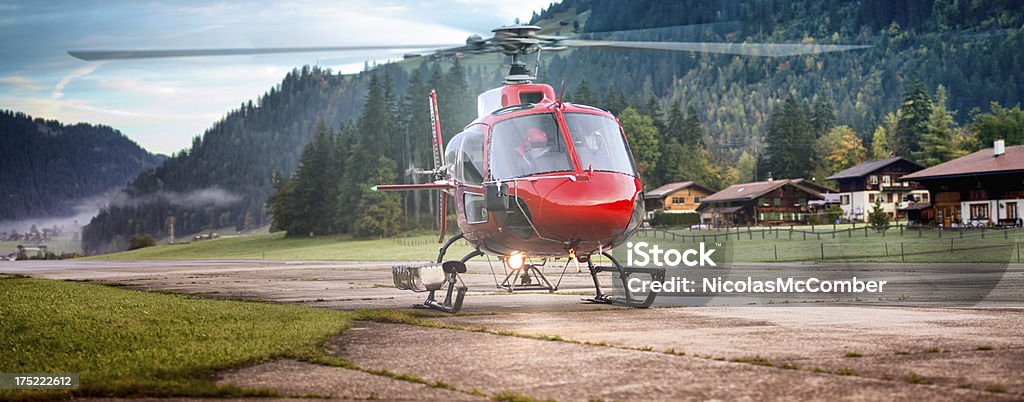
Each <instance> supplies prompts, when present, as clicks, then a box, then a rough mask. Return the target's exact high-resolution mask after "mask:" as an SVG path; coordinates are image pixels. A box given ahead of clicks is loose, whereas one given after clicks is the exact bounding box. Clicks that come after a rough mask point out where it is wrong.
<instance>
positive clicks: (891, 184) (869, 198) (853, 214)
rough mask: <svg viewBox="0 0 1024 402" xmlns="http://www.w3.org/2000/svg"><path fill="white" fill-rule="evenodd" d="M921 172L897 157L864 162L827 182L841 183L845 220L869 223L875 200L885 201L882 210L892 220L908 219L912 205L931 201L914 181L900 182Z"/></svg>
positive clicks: (918, 168)
mask: <svg viewBox="0 0 1024 402" xmlns="http://www.w3.org/2000/svg"><path fill="white" fill-rule="evenodd" d="M921 169H924V167H922V166H921V165H918V164H916V163H914V162H912V161H910V160H908V159H906V158H903V157H895V158H888V159H879V160H874V161H868V162H864V163H861V164H859V165H857V166H854V167H851V168H849V169H846V170H844V171H841V172H839V173H836V174H834V175H832V176H829V177H828V178H827V179H828V180H835V181H836V182H838V183H839V206H840V207H841V208H842V209H843V219H845V220H849V221H854V222H867V220H868V216H869V215H870V214H871V211H872V210H874V208H875V201H877V200H881V201H882V202H881V206H882V209H883V210H884V211H885V212H886V213H887V214H888V215H889V218H891V219H895V220H904V219H907V208H910V207H911V205H913V204H918V203H927V202H929V201H930V198H929V195H928V191H927V190H926V189H925V188H924V187H921V186H920V185H918V184H917V183H916V182H913V181H901V180H900V179H902V178H903V177H904V176H906V175H908V174H911V173H914V172H917V171H920V170H921ZM919 206H920V205H918V206H917V207H919ZM915 208H916V207H915Z"/></svg>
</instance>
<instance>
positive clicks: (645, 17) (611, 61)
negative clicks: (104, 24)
mask: <svg viewBox="0 0 1024 402" xmlns="http://www.w3.org/2000/svg"><path fill="white" fill-rule="evenodd" d="M569 6H573V7H575V10H576V14H578V15H581V16H586V20H585V23H584V24H582V26H581V31H583V33H582V35H583V36H584V37H589V38H595V39H622V40H683V41H727V42H775V43H818V44H854V45H871V46H872V47H871V48H870V49H866V50H857V51H849V52H841V53H827V54H821V55H813V56H800V57H783V58H761V57H739V56H727V55H694V54H688V53H669V52H653V51H593V50H581V51H573V52H571V53H569V54H559V55H556V56H553V57H552V58H551V60H550V61H549V62H548V63H546V64H545V68H544V70H543V71H545V72H546V75H545V76H544V77H543V78H544V79H545V80H547V81H549V82H561V81H562V80H565V82H566V85H567V86H568V88H570V89H574V88H575V89H577V91H578V90H579V88H580V87H581V86H584V84H585V86H587V87H588V88H589V89H588V91H589V92H590V93H591V94H594V95H596V96H594V99H587V100H589V101H596V102H598V103H600V104H601V105H602V106H603V107H606V108H609V109H611V110H612V111H616V110H617V109H618V110H621V109H622V108H623V107H624V106H626V105H628V104H632V105H643V104H645V103H646V102H647V100H648V99H649V98H652V97H653V98H656V99H657V101H658V104H659V105H660V106H661V109H662V110H665V109H667V107H670V106H671V105H672V104H674V103H682V104H684V105H690V106H694V107H695V108H696V109H697V111H698V114H699V116H700V119H701V121H703V122H705V134H706V138H705V141H706V142H707V144H708V146H709V147H710V149H711V152H712V154H713V155H714V156H715V159H716V161H718V162H721V163H725V162H732V161H735V160H736V159H738V158H739V156H740V154H741V153H742V152H744V151H746V152H748V153H750V154H754V155H760V154H762V153H763V151H764V149H765V148H766V147H767V144H765V143H764V136H765V134H766V130H765V129H766V128H767V124H768V116H769V114H770V113H771V112H772V110H774V109H775V108H776V107H779V106H781V105H782V104H783V101H784V100H785V99H786V98H788V97H789V96H790V95H791V94H792V95H794V96H796V97H797V98H799V99H801V100H802V101H804V102H807V103H811V102H813V101H814V100H815V99H817V98H819V97H826V98H828V99H829V100H830V101H831V102H832V103H833V104H834V108H835V117H836V121H837V122H839V124H843V125H848V126H850V127H852V128H853V129H854V130H855V132H856V133H857V135H858V136H860V137H861V138H862V139H864V141H865V142H866V143H870V138H871V134H872V132H873V130H874V129H875V127H877V126H878V125H879V124H880V123H881V122H882V121H883V119H884V117H885V115H886V114H888V113H890V112H893V111H895V110H896V109H897V107H899V105H900V103H901V102H902V100H903V99H902V96H903V94H904V93H905V92H906V90H907V89H908V85H909V83H910V82H911V81H913V80H916V81H919V82H921V83H922V84H923V85H924V87H925V88H926V90H927V91H928V92H929V93H932V94H934V93H935V91H936V90H937V87H938V86H939V85H943V86H944V87H945V88H946V91H947V97H948V109H949V110H950V111H951V112H952V114H953V117H954V119H955V121H956V122H957V123H960V124H965V123H967V122H969V121H971V119H972V111H973V110H975V109H978V108H980V109H981V110H983V111H987V110H988V109H989V104H990V103H991V102H999V103H1000V104H1002V105H1005V106H1013V105H1016V104H1018V103H1020V102H1021V100H1022V99H1024V77H1021V74H1020V72H1019V66H1021V65H1022V64H1021V63H1024V2H1019V1H1002V0H988V1H962V0H961V1H958V0H863V1H856V2H837V1H824V0H796V1H792V0H750V1H722V2H706V1H698V0H684V1H657V0H640V1H630V2H618V1H612V0H567V1H564V2H562V4H559V5H555V6H553V8H557V10H562V11H564V10H566V9H568V8H569ZM541 15H547V16H552V15H553V14H551V13H548V14H545V13H541ZM539 17H540V16H538V18H539ZM680 24H704V25H698V26H697V27H693V26H690V27H684V28H672V27H674V26H677V25H680ZM641 28H646V29H641ZM637 29H640V30H637ZM623 30H626V31H623ZM607 31H618V32H614V33H600V32H607ZM564 33H566V32H563V34H564ZM581 72H586V73H585V74H581ZM584 81H585V82H584ZM573 93H574V94H576V93H578V92H573ZM616 94H624V96H622V97H617V96H615V95H616Z"/></svg>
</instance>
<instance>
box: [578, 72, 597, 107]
mask: <svg viewBox="0 0 1024 402" xmlns="http://www.w3.org/2000/svg"><path fill="white" fill-rule="evenodd" d="M572 102H573V103H579V104H582V105H590V106H597V104H598V100H597V95H595V94H594V90H593V89H591V88H590V85H587V79H586V78H584V79H582V80H580V87H579V88H577V89H576V91H575V92H573V95H572Z"/></svg>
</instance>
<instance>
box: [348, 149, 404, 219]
mask: <svg viewBox="0 0 1024 402" xmlns="http://www.w3.org/2000/svg"><path fill="white" fill-rule="evenodd" d="M374 165H375V166H376V169H375V170H374V171H372V172H371V174H370V176H369V177H368V180H367V181H366V182H364V183H363V184H362V185H361V186H360V187H359V188H360V190H359V191H360V192H362V194H361V197H360V200H359V206H358V208H357V213H356V219H355V225H354V226H355V234H356V236H359V237H387V236H390V235H393V234H395V233H396V232H397V231H398V229H399V219H400V217H401V215H402V205H401V204H400V202H399V198H398V195H397V194H392V193H387V192H377V191H376V190H375V189H374V186H375V185H376V184H378V183H392V182H394V180H395V178H396V176H397V175H396V173H395V170H396V169H395V162H394V161H392V160H391V159H389V158H388V157H386V156H383V155H381V156H380V157H378V158H377V162H376V163H375V164H374Z"/></svg>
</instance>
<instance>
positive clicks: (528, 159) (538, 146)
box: [490, 113, 572, 180]
mask: <svg viewBox="0 0 1024 402" xmlns="http://www.w3.org/2000/svg"><path fill="white" fill-rule="evenodd" d="M490 155H491V160H490V169H491V176H492V177H493V178H494V179H496V180H505V179H513V178H517V177H524V176H530V175H534V174H540V173H549V172H567V171H572V160H571V159H570V158H569V151H568V149H567V148H566V144H565V140H564V139H563V138H562V133H561V131H560V130H559V129H558V123H557V122H556V121H555V116H554V115H553V114H551V113H543V114H532V115H526V116H520V117H515V118H511V119H508V120H505V121H502V122H500V123H497V124H495V125H494V128H493V129H492V130H491V148H490Z"/></svg>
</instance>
